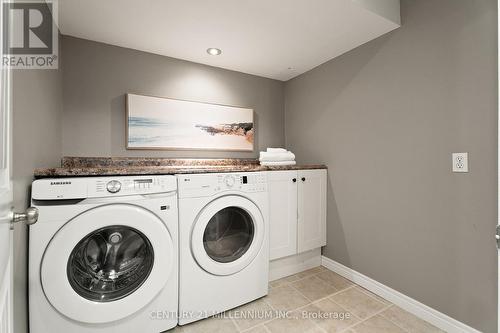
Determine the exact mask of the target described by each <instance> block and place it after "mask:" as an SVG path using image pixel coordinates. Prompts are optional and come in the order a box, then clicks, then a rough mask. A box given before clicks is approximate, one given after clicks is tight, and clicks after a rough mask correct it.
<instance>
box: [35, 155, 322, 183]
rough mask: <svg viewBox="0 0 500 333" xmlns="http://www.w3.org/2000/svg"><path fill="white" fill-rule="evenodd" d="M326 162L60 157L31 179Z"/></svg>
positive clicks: (311, 166) (257, 168)
mask: <svg viewBox="0 0 500 333" xmlns="http://www.w3.org/2000/svg"><path fill="white" fill-rule="evenodd" d="M326 168H327V167H326V165H322V164H309V165H287V166H272V167H270V166H261V165H260V164H259V161H258V160H255V159H169V158H142V157H63V159H62V160H61V167H58V168H43V169H35V171H34V176H35V178H37V179H39V178H56V177H91V176H126V175H172V174H195V173H218V172H219V173H220V172H255V171H277V170H299V169H300V170H304V169H326Z"/></svg>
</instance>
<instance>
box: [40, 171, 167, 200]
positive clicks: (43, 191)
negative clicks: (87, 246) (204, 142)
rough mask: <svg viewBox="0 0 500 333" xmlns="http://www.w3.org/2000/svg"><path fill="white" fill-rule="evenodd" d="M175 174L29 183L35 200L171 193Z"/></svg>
mask: <svg viewBox="0 0 500 333" xmlns="http://www.w3.org/2000/svg"><path fill="white" fill-rule="evenodd" d="M176 189H177V179H176V178H175V176H116V177H81V178H80V177H75V178H54V179H39V180H35V181H34V182H33V189H32V198H33V199H35V200H68V199H86V198H103V197H113V196H123V195H135V194H154V193H164V192H171V191H175V190H176Z"/></svg>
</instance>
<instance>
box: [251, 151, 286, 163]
mask: <svg viewBox="0 0 500 333" xmlns="http://www.w3.org/2000/svg"><path fill="white" fill-rule="evenodd" d="M294 160H295V155H294V154H293V153H292V152H290V151H285V152H284V153H283V152H279V153H278V152H277V153H273V152H267V151H261V152H260V156H259V161H261V162H264V161H265V162H278V161H294Z"/></svg>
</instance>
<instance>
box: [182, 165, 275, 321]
mask: <svg viewBox="0 0 500 333" xmlns="http://www.w3.org/2000/svg"><path fill="white" fill-rule="evenodd" d="M177 178H178V188H179V253H180V257H179V258H180V261H179V324H181V325H183V324H187V323H190V322H193V321H196V320H199V319H203V318H206V317H208V316H211V315H214V314H217V313H220V312H222V311H225V310H228V309H232V308H235V307H237V306H240V305H242V304H245V303H248V302H250V301H253V300H255V299H257V298H260V297H263V296H265V295H266V294H267V292H268V273H269V226H268V200H267V178H266V173H263V172H248V173H221V174H216V173H213V174H198V175H178V176H177Z"/></svg>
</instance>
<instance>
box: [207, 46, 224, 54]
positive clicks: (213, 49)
mask: <svg viewBox="0 0 500 333" xmlns="http://www.w3.org/2000/svg"><path fill="white" fill-rule="evenodd" d="M207 53H208V54H210V55H221V54H222V50H221V49H216V48H215V47H210V48H208V49H207Z"/></svg>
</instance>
